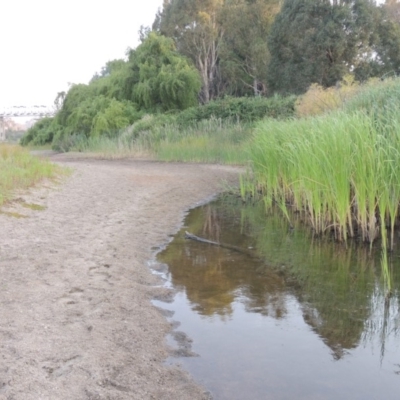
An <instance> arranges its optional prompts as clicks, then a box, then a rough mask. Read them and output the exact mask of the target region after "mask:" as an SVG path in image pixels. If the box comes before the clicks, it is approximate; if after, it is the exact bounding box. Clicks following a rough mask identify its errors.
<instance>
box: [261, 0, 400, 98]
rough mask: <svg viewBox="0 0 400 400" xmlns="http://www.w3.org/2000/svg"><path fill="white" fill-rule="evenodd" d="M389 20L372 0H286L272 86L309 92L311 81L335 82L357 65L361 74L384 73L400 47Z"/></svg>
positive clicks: (274, 48) (274, 37)
mask: <svg viewBox="0 0 400 400" xmlns="http://www.w3.org/2000/svg"><path fill="white" fill-rule="evenodd" d="M383 20H384V19H383V14H381V9H380V8H378V7H377V6H376V5H375V3H374V2H371V1H369V0H355V1H350V0H343V1H340V2H339V1H338V2H336V1H335V2H331V1H329V0H318V1H316V0H286V1H285V2H284V4H283V7H282V10H281V12H280V13H279V14H278V15H277V17H276V19H275V22H274V24H273V26H272V28H271V33H270V36H269V39H268V43H269V50H270V52H271V55H272V56H271V62H270V65H269V75H268V84H269V88H270V89H271V90H272V91H273V92H279V93H304V92H305V91H306V90H307V89H308V87H309V86H310V84H311V83H318V84H319V85H322V86H324V87H329V86H333V85H335V84H336V82H338V81H340V80H341V79H342V77H343V76H344V75H345V74H347V73H349V72H350V71H352V70H354V71H355V73H356V76H357V78H359V79H361V78H363V79H366V78H368V77H370V76H376V75H379V73H380V72H382V71H383V69H382V68H381V67H382V65H383V64H384V63H385V62H387V61H388V60H389V59H390V60H391V61H393V62H395V60H394V58H395V56H394V55H395V53H396V51H399V50H400V48H399V47H398V45H396V43H395V39H394V37H397V38H400V36H396V35H398V33H400V32H397V31H394V30H393V29H392V28H390V29H389V30H388V29H386V28H387V27H388V26H389V25H388V24H389V22H388V23H387V24H385V23H383ZM379 27H380V28H381V29H379ZM385 29H386V30H385ZM389 31H390V32H391V34H393V35H394V37H393V38H392V39H390V38H389V36H390V35H389ZM385 35H386V36H385ZM389 53H390V54H391V55H390V56H389ZM393 54H394V55H393ZM393 65H394V64H393ZM386 67H389V66H386ZM389 68H392V67H389Z"/></svg>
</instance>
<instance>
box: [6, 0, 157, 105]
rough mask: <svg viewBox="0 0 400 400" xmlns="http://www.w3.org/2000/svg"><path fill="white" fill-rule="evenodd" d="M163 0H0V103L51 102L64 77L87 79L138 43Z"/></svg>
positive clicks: (64, 85) (65, 83) (63, 85)
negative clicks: (140, 35) (143, 27)
mask: <svg viewBox="0 0 400 400" xmlns="http://www.w3.org/2000/svg"><path fill="white" fill-rule="evenodd" d="M161 6H162V0H141V1H139V0H112V1H94V0H2V1H1V7H0V14H1V21H0V109H1V108H4V107H11V106H14V105H24V106H31V105H42V104H43V105H48V106H51V105H52V104H53V101H54V99H55V97H56V95H57V92H60V91H62V90H67V89H68V82H72V83H88V81H89V80H90V78H91V77H92V76H93V74H94V73H95V72H96V71H100V69H101V67H102V66H103V65H104V64H105V63H106V62H107V61H109V60H113V59H115V58H123V57H124V56H125V51H126V49H127V48H128V47H136V46H137V45H138V36H139V35H138V30H139V28H140V25H151V24H152V22H153V21H154V17H155V15H156V13H157V11H158V9H159V8H160V7H161Z"/></svg>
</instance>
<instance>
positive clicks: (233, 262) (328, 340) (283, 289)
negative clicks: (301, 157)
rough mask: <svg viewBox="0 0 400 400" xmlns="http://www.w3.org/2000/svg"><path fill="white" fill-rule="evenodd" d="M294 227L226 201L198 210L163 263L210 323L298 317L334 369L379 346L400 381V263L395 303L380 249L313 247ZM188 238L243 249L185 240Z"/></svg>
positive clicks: (327, 243) (316, 242)
mask: <svg viewBox="0 0 400 400" xmlns="http://www.w3.org/2000/svg"><path fill="white" fill-rule="evenodd" d="M292 224H293V225H294V229H289V227H288V224H287V221H286V220H285V219H284V218H281V217H280V216H279V213H275V214H271V215H268V216H266V215H265V211H264V208H263V206H262V205H254V206H243V205H242V204H241V201H240V199H238V198H236V197H234V196H232V197H225V198H222V199H220V200H219V201H217V202H213V203H211V204H209V205H206V206H203V207H200V208H197V209H195V210H192V211H191V212H190V214H189V215H188V217H187V219H186V221H185V227H184V228H183V229H182V230H181V232H180V233H179V234H178V235H177V236H176V237H175V239H174V240H173V242H172V243H171V245H170V246H169V247H168V248H167V249H166V250H165V251H164V252H162V253H161V254H160V255H159V258H160V260H161V261H163V262H165V263H167V264H168V266H169V271H170V279H171V281H172V284H173V285H174V286H175V287H176V288H177V289H178V290H179V291H181V292H182V293H184V294H185V296H186V298H187V301H188V303H189V305H190V308H191V309H192V311H193V312H195V313H196V314H198V315H200V316H201V317H202V318H203V319H210V318H214V319H215V317H216V316H218V317H219V318H220V319H221V320H222V321H229V320H230V319H232V318H233V314H234V311H235V309H236V308H237V306H236V305H237V304H241V305H242V306H243V307H244V310H245V312H247V313H249V314H256V315H260V316H262V317H267V318H272V319H273V320H275V321H284V320H285V319H287V320H291V319H293V318H297V317H295V316H294V314H293V313H294V311H293V310H294V309H296V310H298V311H296V312H295V314H298V315H299V316H301V318H302V319H303V321H304V322H305V324H307V325H308V327H309V328H310V331H312V332H314V333H315V334H316V335H318V337H319V338H320V339H322V341H323V343H325V345H326V346H328V347H329V349H330V353H331V356H332V357H333V360H341V359H343V358H346V354H349V353H351V352H353V360H354V354H358V352H359V351H361V350H360V349H363V348H364V349H365V348H366V346H368V345H370V346H371V348H375V347H376V346H378V347H379V356H380V363H381V364H382V362H383V360H384V358H385V354H387V352H388V351H390V352H391V358H390V360H388V362H389V363H390V368H391V372H390V373H391V374H393V373H395V374H397V373H400V366H399V365H400V358H399V360H398V362H399V364H397V363H395V362H394V360H393V355H394V354H397V352H398V343H399V341H398V333H399V327H400V314H399V296H398V293H399V291H398V288H399V274H398V273H396V271H399V269H400V265H399V264H400V263H399V260H400V259H399V256H398V255H396V253H395V254H393V256H392V257H391V265H392V270H393V271H394V273H393V296H392V298H390V299H387V298H386V297H385V293H384V290H383V289H384V288H383V284H382V279H381V269H380V249H379V248H377V249H376V250H373V251H372V252H371V251H370V249H369V247H367V246H364V245H359V244H357V243H349V244H348V246H347V248H344V247H343V245H341V244H337V243H335V242H333V241H331V240H329V239H326V238H325V239H321V238H313V237H312V234H311V233H309V232H308V231H307V230H306V229H304V227H303V226H302V221H301V220H299V219H296V218H295V216H294V217H293V220H292ZM185 231H189V232H191V233H193V234H195V235H198V236H202V237H205V238H207V239H210V240H214V241H218V242H222V243H228V244H231V245H233V246H235V248H231V249H226V248H221V247H217V246H212V245H207V244H204V243H199V242H194V241H191V240H186V239H185V238H184V232H185ZM397 249H400V244H398V245H397ZM293 299H296V304H295V305H294V303H293ZM246 318H247V317H246ZM198 329H199V328H198ZM225 339H226V340H229V338H225ZM262 340H265V338H263V339H262ZM237 345H238V344H237V343H236V344H235V346H237ZM299 345H301V343H300V344H299ZM307 346H308V345H307ZM356 349H357V350H356ZM309 350H312V349H309ZM212 351H213V350H211V352H212ZM200 354H201V353H200ZM201 355H202V354H201ZM363 357H365V354H364V353H363V355H362V356H360V360H361V359H363ZM399 357H400V355H399ZM357 362H358V361H357ZM360 362H361V361H360ZM371 362H372V361H371ZM316 363H317V360H316ZM364 363H365V361H364ZM264 368H267V367H266V366H264ZM268 368H269V367H268ZM231 373H232V374H233V373H234V372H231ZM319 373H320V372H319V371H318V374H319ZM332 373H338V372H337V371H336V370H335V371H334V372H332ZM281 378H282V377H281ZM283 379H284V377H283ZM354 379H355V380H356V378H354ZM397 383H398V382H397ZM386 385H387V387H388V388H390V384H388V383H386ZM254 398H257V397H254ZM260 398H261V397H260ZM276 398H281V397H280V396H277V397H276ZM282 398H284V396H283V397H282ZM289 398H290V397H289ZM321 398H331V397H329V396H327V397H324V396H322V397H321ZM332 398H334V397H332ZM349 398H350V397H349ZM389 398H391V397H390V396H389Z"/></svg>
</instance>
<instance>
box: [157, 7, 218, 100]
mask: <svg viewBox="0 0 400 400" xmlns="http://www.w3.org/2000/svg"><path fill="white" fill-rule="evenodd" d="M223 3H224V1H223V0H164V4H163V9H162V11H161V12H160V13H159V14H158V15H157V17H156V20H155V22H154V24H153V29H154V30H156V31H158V32H160V33H161V34H162V35H165V36H167V37H170V38H172V39H173V40H174V42H175V44H176V47H177V50H178V51H179V52H180V53H181V54H184V55H185V56H187V57H189V58H190V59H191V60H192V61H193V63H194V65H195V66H196V67H197V69H198V70H199V72H200V76H201V82H202V89H201V100H202V101H203V102H204V103H207V102H208V101H209V100H211V99H213V98H215V97H216V94H217V92H218V90H217V86H218V82H217V77H218V62H219V54H220V50H221V43H222V38H223V36H224V29H223V27H222V25H221V23H220V21H219V17H220V10H221V8H222V7H223Z"/></svg>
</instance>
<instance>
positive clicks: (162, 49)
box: [126, 32, 201, 111]
mask: <svg viewBox="0 0 400 400" xmlns="http://www.w3.org/2000/svg"><path fill="white" fill-rule="evenodd" d="M129 67H130V71H131V73H130V79H129V80H128V81H127V82H126V83H127V85H128V86H129V88H128V90H130V91H131V97H130V98H129V100H132V101H134V102H135V103H137V104H138V105H139V108H142V109H147V110H157V109H159V110H162V111H167V110H171V109H178V110H183V109H185V108H188V107H191V106H194V105H197V104H198V100H197V96H198V93H199V91H200V88H201V82H200V77H199V74H198V72H197V70H196V68H195V67H193V66H192V65H190V63H189V62H188V60H187V59H186V58H185V57H183V56H182V55H180V54H179V53H178V52H177V51H176V50H175V45H174V43H173V41H172V39H170V38H166V37H164V36H161V35H158V34H157V33H155V32H150V33H149V35H148V37H147V38H146V39H145V40H144V41H143V43H142V44H141V45H139V46H138V47H137V49H135V50H131V52H130V54H129Z"/></svg>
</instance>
